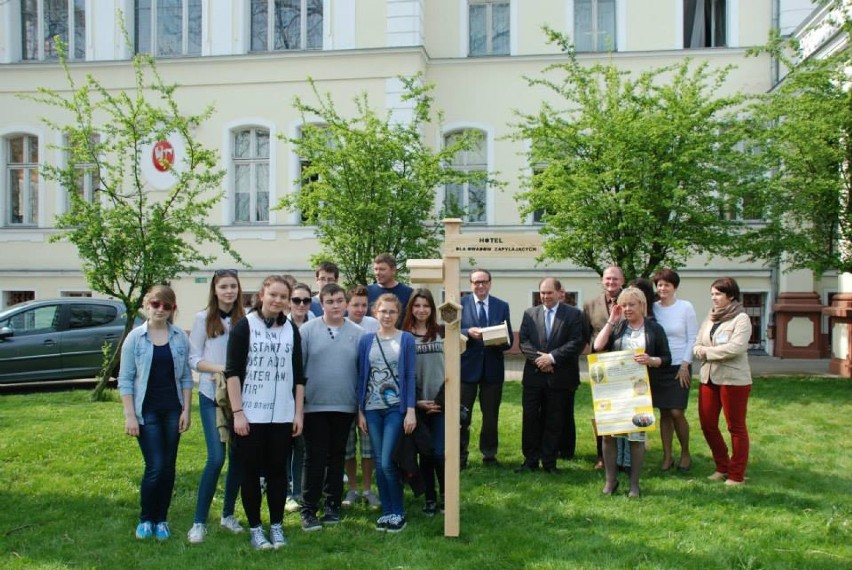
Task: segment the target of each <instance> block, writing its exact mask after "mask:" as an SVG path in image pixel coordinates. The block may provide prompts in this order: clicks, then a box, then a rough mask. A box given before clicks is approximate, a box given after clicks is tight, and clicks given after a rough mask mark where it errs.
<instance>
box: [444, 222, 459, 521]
mask: <svg viewBox="0 0 852 570" xmlns="http://www.w3.org/2000/svg"><path fill="white" fill-rule="evenodd" d="M461 223H462V221H461V220H460V219H458V218H450V219H445V220H444V239H445V240H446V239H447V238H450V237H453V238H455V237H458V235H459V233H460V228H461ZM444 295H445V298H444V301H445V302H452V303H459V301H460V298H459V258H458V256H446V255H445V256H444ZM459 304H460V303H459ZM460 327H461V316H459V318H458V319H455V322H453V323H450V324H447V326H446V328H445V332H444V334H445V335H446V338H445V339H444V361H445V381H446V385H445V387H444V404H445V406H446V410H445V412H444V422H445V423H446V436H445V448H446V449H445V451H444V536H452V537H457V536H458V535H459V462H460V457H459V437H460V425H459V422H460V420H459V410H460V408H461V379H460V378H461V329H460Z"/></svg>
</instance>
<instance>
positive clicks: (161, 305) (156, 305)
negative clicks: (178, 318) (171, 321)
mask: <svg viewBox="0 0 852 570" xmlns="http://www.w3.org/2000/svg"><path fill="white" fill-rule="evenodd" d="M148 304H149V305H151V308H152V309H156V310H158V311H159V310H160V309H161V308H162V309H163V310H164V311H171V310H172V309H174V308H177V305H172V304H171V303H163V302H162V301H148Z"/></svg>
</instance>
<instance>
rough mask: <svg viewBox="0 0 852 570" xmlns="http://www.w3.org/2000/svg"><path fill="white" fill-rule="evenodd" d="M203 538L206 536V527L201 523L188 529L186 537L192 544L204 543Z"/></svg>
mask: <svg viewBox="0 0 852 570" xmlns="http://www.w3.org/2000/svg"><path fill="white" fill-rule="evenodd" d="M205 536H207V525H204V524H202V523H195V524H193V525H192V528H191V529H189V532H188V533H186V537H187V538H188V539H189V542H191V543H192V544H199V543H201V542H204V537H205Z"/></svg>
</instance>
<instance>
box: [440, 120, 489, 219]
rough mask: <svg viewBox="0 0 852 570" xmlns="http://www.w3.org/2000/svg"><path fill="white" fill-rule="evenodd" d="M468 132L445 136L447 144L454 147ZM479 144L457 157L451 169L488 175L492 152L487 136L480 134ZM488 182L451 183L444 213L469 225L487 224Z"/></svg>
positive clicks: (458, 153) (447, 189) (446, 193)
mask: <svg viewBox="0 0 852 570" xmlns="http://www.w3.org/2000/svg"><path fill="white" fill-rule="evenodd" d="M463 134H464V131H456V132H453V133H450V134H448V135H446V137H444V142H445V145H447V146H449V145H451V144H453V143H454V142H455V140H456V137H459V136H462V135H463ZM479 134H480V136H478V137H477V142H476V144H475V145H474V146H473V147H472V148H470V149H468V150H460V151H458V152H457V153H456V154H455V156H454V157H453V160H452V162H451V163H450V168H453V169H455V170H460V171H463V172H476V171H479V172H483V173H485V172H487V170H488V153H487V152H486V150H487V142H486V141H487V137H486V136H485V133H479ZM487 196H488V194H487V182H486V181H485V180H482V181H481V182H465V183H464V184H447V185H446V186H445V190H444V210H445V211H446V212H447V213H448V214H450V215H453V216H459V217H462V218H463V219H464V220H465V221H466V222H468V223H479V224H484V223H485V222H486V221H487V219H486V214H487V212H486V205H487V200H488V197H487Z"/></svg>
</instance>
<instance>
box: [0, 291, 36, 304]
mask: <svg viewBox="0 0 852 570" xmlns="http://www.w3.org/2000/svg"><path fill="white" fill-rule="evenodd" d="M27 301H35V291H3V307H11V306H13V305H18V304H20V303H26V302H27Z"/></svg>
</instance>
